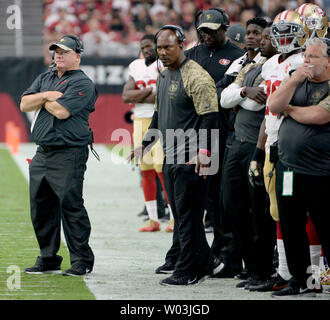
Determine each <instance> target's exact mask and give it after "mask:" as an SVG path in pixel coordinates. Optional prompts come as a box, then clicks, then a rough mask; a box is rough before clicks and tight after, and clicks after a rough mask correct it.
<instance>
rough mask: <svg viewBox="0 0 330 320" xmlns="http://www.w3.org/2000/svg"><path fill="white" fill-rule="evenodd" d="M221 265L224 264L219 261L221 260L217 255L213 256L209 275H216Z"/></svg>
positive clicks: (221, 267)
mask: <svg viewBox="0 0 330 320" xmlns="http://www.w3.org/2000/svg"><path fill="white" fill-rule="evenodd" d="M223 267H224V264H223V263H222V262H221V260H220V259H219V258H217V257H214V260H213V269H212V274H211V275H210V276H211V277H214V276H216V275H217V274H218V273H219V272H220V271H221V270H222V269H223Z"/></svg>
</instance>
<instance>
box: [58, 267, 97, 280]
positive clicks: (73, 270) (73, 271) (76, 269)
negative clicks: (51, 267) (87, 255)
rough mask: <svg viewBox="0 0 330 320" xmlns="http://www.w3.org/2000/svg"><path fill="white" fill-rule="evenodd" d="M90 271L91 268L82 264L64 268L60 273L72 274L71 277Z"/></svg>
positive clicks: (64, 274) (83, 274)
mask: <svg viewBox="0 0 330 320" xmlns="http://www.w3.org/2000/svg"><path fill="white" fill-rule="evenodd" d="M91 272H92V268H88V267H86V266H83V265H77V266H74V267H72V268H71V269H68V270H65V271H64V272H63V273H62V275H63V276H72V277H78V276H85V275H86V274H88V273H91Z"/></svg>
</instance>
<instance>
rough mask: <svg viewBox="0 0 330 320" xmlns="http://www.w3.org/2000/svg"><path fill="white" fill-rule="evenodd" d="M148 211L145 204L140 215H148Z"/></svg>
mask: <svg viewBox="0 0 330 320" xmlns="http://www.w3.org/2000/svg"><path fill="white" fill-rule="evenodd" d="M147 215H148V212H147V207H146V206H144V208H143V210H142V211H141V212H139V213H138V215H137V216H138V217H143V216H147Z"/></svg>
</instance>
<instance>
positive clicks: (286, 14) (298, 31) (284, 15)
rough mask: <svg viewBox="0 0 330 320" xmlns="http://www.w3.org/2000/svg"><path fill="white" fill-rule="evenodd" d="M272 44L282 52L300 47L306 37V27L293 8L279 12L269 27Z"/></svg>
mask: <svg viewBox="0 0 330 320" xmlns="http://www.w3.org/2000/svg"><path fill="white" fill-rule="evenodd" d="M270 39H271V41H272V45H273V46H274V47H275V48H277V50H278V51H280V52H282V53H288V52H291V51H293V50H298V49H300V48H301V47H302V46H303V45H304V43H305V42H306V40H307V39H308V28H307V26H306V25H305V24H304V22H303V19H302V18H301V16H300V14H299V13H298V12H296V11H294V10H285V11H282V12H281V13H279V14H278V15H277V16H276V17H275V19H274V21H273V24H272V26H271V27H270Z"/></svg>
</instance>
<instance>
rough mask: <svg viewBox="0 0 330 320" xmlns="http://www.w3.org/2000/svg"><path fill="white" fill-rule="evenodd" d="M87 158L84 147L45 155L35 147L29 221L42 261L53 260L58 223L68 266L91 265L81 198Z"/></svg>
mask: <svg viewBox="0 0 330 320" xmlns="http://www.w3.org/2000/svg"><path fill="white" fill-rule="evenodd" d="M87 159H88V147H87V146H84V147H71V148H65V149H60V150H52V149H50V150H47V152H45V150H44V149H43V148H42V147H38V149H37V153H36V154H35V156H34V157H33V159H32V161H31V163H30V168H29V170H30V205H31V219H32V224H33V227H34V231H35V234H36V237H37V240H38V243H39V247H40V253H41V257H42V259H45V261H46V260H47V261H48V262H51V260H52V259H53V260H54V262H55V261H56V259H57V258H56V253H57V252H58V250H59V247H60V242H61V237H60V232H61V221H62V224H63V230H64V235H65V239H66V242H67V246H68V249H69V252H70V262H71V265H72V266H74V265H77V264H82V265H85V266H86V267H90V268H92V267H93V265H94V255H93V252H92V250H91V248H90V246H89V245H88V241H89V236H90V232H91V225H90V221H89V218H88V215H87V211H86V209H85V207H84V200H83V197H82V192H83V180H84V174H85V171H86V162H87Z"/></svg>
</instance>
